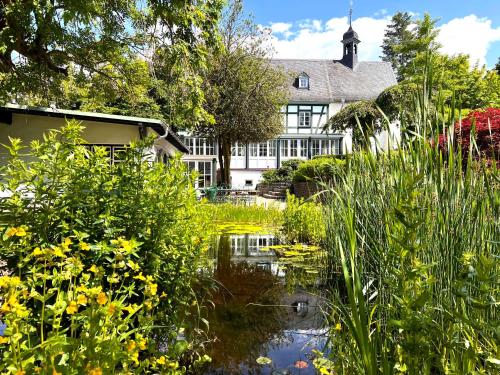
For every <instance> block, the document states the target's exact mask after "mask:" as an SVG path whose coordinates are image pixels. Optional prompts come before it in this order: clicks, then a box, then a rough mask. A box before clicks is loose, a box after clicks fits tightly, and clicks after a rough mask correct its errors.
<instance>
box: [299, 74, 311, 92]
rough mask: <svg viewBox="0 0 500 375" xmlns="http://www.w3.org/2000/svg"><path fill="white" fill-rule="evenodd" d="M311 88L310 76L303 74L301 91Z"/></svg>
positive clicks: (300, 83)
mask: <svg viewBox="0 0 500 375" xmlns="http://www.w3.org/2000/svg"><path fill="white" fill-rule="evenodd" d="M308 88H309V76H308V75H307V74H305V73H302V74H301V75H300V76H299V89H308Z"/></svg>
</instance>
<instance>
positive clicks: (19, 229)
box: [16, 227, 26, 237]
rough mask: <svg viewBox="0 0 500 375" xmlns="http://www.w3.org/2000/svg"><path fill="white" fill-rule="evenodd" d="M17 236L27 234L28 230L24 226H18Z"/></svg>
mask: <svg viewBox="0 0 500 375" xmlns="http://www.w3.org/2000/svg"><path fill="white" fill-rule="evenodd" d="M16 236H17V237H24V236H26V231H25V230H24V228H22V227H19V228H17V232H16Z"/></svg>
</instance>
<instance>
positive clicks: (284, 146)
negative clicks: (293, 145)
mask: <svg viewBox="0 0 500 375" xmlns="http://www.w3.org/2000/svg"><path fill="white" fill-rule="evenodd" d="M280 150H281V151H280V154H281V156H283V157H288V139H282V140H280Z"/></svg>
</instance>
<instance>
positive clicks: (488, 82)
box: [377, 13, 500, 120]
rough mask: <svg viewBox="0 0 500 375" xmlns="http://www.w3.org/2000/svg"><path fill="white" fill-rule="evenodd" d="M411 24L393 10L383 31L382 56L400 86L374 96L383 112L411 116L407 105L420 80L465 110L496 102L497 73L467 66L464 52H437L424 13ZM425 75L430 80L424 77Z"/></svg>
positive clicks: (499, 84)
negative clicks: (391, 67) (422, 16)
mask: <svg viewBox="0 0 500 375" xmlns="http://www.w3.org/2000/svg"><path fill="white" fill-rule="evenodd" d="M412 23H413V22H412V20H411V18H410V16H409V15H408V14H407V13H397V14H396V15H394V17H393V21H392V24H391V25H389V27H388V29H387V30H386V38H385V39H384V45H383V46H382V47H383V52H384V55H383V56H382V58H383V60H384V61H389V62H391V64H392V66H393V68H394V70H395V71H396V74H397V76H398V81H400V82H401V84H402V85H403V86H401V87H398V86H396V87H395V88H391V89H388V90H386V91H385V92H384V93H383V94H382V97H380V98H379V99H377V104H378V105H379V106H380V107H381V108H382V109H383V110H384V112H385V113H386V115H388V116H389V117H390V118H391V119H393V118H394V117H395V116H397V115H398V111H400V112H401V115H402V116H403V117H404V118H403V120H408V118H407V117H408V115H410V117H411V111H409V110H408V108H409V109H411V108H415V106H414V105H413V103H411V98H412V97H416V95H415V86H414V85H415V83H417V84H420V85H421V84H423V82H424V81H427V82H432V89H433V94H434V95H439V96H440V100H442V101H443V102H444V103H446V104H447V105H451V103H452V102H453V101H454V100H455V99H456V100H458V101H459V103H460V106H461V107H462V108H469V109H477V108H486V107H497V106H499V105H500V100H499V94H498V93H499V92H500V80H499V77H498V74H495V72H494V71H487V70H486V68H485V67H481V66H478V65H473V66H471V62H470V57H469V56H468V55H463V54H459V55H455V56H449V55H446V54H442V53H440V52H439V49H440V45H439V44H438V43H437V42H436V39H437V36H438V34H439V30H438V29H437V28H436V20H432V19H431V17H430V16H429V15H428V14H426V15H425V16H424V18H423V19H422V20H416V27H412ZM429 75H431V76H432V79H428V78H429ZM435 101H436V102H437V100H435ZM408 104H410V106H408ZM417 107H418V106H417Z"/></svg>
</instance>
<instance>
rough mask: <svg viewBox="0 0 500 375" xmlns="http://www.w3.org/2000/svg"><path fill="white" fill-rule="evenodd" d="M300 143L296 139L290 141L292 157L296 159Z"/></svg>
mask: <svg viewBox="0 0 500 375" xmlns="http://www.w3.org/2000/svg"><path fill="white" fill-rule="evenodd" d="M298 147H299V141H298V140H296V139H290V157H292V158H296V157H297V155H298Z"/></svg>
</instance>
